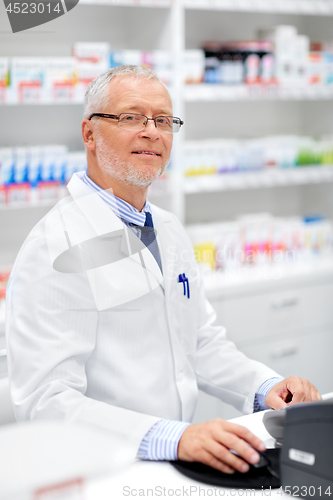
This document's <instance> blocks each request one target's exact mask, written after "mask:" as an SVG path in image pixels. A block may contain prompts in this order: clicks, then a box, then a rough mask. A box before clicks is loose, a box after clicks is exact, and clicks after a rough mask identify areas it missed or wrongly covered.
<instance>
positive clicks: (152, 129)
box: [141, 120, 160, 138]
mask: <svg viewBox="0 0 333 500" xmlns="http://www.w3.org/2000/svg"><path fill="white" fill-rule="evenodd" d="M141 135H143V136H145V137H150V138H151V137H153V138H156V137H159V136H160V131H159V130H158V128H157V127H156V125H155V121H154V120H147V125H146V126H145V128H144V129H143V130H142V131H141Z"/></svg>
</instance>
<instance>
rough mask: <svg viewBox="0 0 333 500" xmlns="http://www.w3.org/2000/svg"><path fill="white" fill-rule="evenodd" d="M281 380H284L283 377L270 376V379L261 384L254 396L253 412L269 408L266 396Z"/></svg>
mask: <svg viewBox="0 0 333 500" xmlns="http://www.w3.org/2000/svg"><path fill="white" fill-rule="evenodd" d="M281 380H283V377H273V378H269V379H268V380H266V382H264V383H263V384H261V386H260V387H259V389H258V391H257V392H256V394H255V396H254V403H253V413H256V412H257V411H262V410H268V409H269V406H267V405H266V404H265V399H266V396H267V394H268V393H269V391H270V390H271V388H272V387H274V385H276V384H278V383H279V382H281Z"/></svg>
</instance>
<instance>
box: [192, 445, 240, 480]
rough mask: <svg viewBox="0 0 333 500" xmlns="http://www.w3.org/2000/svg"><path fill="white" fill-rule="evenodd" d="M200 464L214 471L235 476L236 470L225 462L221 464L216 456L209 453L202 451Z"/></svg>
mask: <svg viewBox="0 0 333 500" xmlns="http://www.w3.org/2000/svg"><path fill="white" fill-rule="evenodd" d="M200 462H201V463H203V464H205V465H209V466H210V467H213V469H217V470H219V471H221V472H224V473H225V474H233V473H234V472H235V469H233V468H232V467H229V466H228V465H227V464H225V463H224V462H221V461H220V460H219V459H218V458H217V457H216V456H215V455H212V454H211V453H209V451H206V450H202V452H201V454H200Z"/></svg>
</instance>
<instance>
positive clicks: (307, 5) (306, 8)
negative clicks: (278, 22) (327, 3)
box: [298, 0, 319, 14]
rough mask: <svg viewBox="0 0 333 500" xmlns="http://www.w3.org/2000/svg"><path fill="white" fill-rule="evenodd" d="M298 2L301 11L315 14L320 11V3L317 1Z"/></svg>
mask: <svg viewBox="0 0 333 500" xmlns="http://www.w3.org/2000/svg"><path fill="white" fill-rule="evenodd" d="M318 3H319V1H318ZM298 4H299V6H298V9H299V12H302V13H304V14H315V13H316V12H317V11H318V5H316V4H317V2H314V1H309V0H298Z"/></svg>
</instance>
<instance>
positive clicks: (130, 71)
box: [83, 64, 168, 118]
mask: <svg viewBox="0 0 333 500" xmlns="http://www.w3.org/2000/svg"><path fill="white" fill-rule="evenodd" d="M118 75H119V76H132V77H136V78H145V79H147V80H151V79H153V78H154V79H155V80H157V81H158V82H160V83H161V84H162V85H163V86H164V87H165V88H166V89H167V87H166V85H165V84H164V83H163V82H162V81H161V80H160V79H159V78H158V77H157V76H156V75H155V73H154V72H153V71H152V70H151V69H149V68H143V67H142V66H134V65H130V64H124V65H123V66H117V67H116V68H112V69H110V70H109V71H106V72H105V73H102V74H101V75H99V76H97V77H96V78H95V79H94V80H93V81H92V82H90V84H89V85H88V87H87V90H86V93H85V96H84V101H83V118H89V116H90V115H91V114H92V113H98V112H103V110H104V108H105V107H106V105H107V104H108V100H109V94H108V92H107V90H108V86H109V83H110V81H111V80H112V78H114V77H115V76H118ZM167 90H168V89H167Z"/></svg>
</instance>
